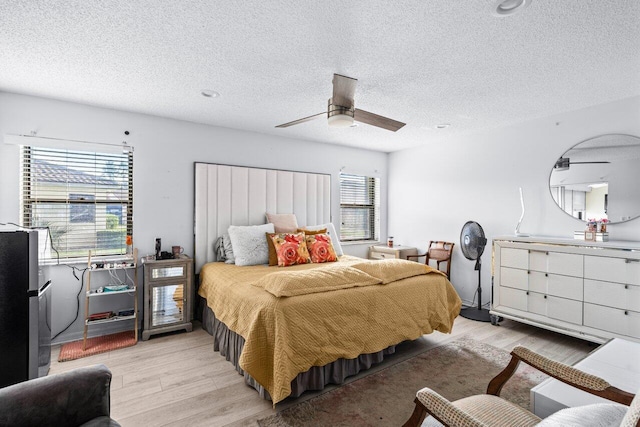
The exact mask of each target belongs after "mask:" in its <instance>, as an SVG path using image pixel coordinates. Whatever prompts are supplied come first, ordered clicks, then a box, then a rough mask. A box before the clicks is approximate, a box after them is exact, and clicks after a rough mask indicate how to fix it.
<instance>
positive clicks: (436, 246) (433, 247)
mask: <svg viewBox="0 0 640 427" xmlns="http://www.w3.org/2000/svg"><path fill="white" fill-rule="evenodd" d="M454 246H455V243H451V242H441V241H430V242H429V244H428V245H427V252H426V253H424V254H418V255H407V259H408V260H411V259H412V258H420V257H425V258H424V263H425V264H427V265H429V261H430V260H433V261H435V262H436V268H437V269H438V270H440V264H442V263H443V262H446V263H447V269H446V270H444V272H445V273H447V279H449V280H451V254H452V253H453V247H454Z"/></svg>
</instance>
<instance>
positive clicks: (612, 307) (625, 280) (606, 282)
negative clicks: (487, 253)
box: [491, 237, 640, 343]
mask: <svg viewBox="0 0 640 427" xmlns="http://www.w3.org/2000/svg"><path fill="white" fill-rule="evenodd" d="M493 257H494V266H493V267H494V268H493V298H492V304H491V314H493V315H496V316H502V317H505V318H508V319H512V320H516V321H520V322H523V323H528V324H531V325H535V326H539V327H542V328H546V329H551V330H554V331H557V332H561V333H564V334H567V335H572V336H576V337H580V338H584V339H588V340H590V341H594V342H600V343H601V342H605V341H606V340H608V339H610V338H614V337H618V338H624V339H627V340H633V341H639V342H640V243H639V242H626V241H617V242H616V241H609V242H584V241H576V240H568V239H556V238H537V237H501V238H496V239H494V240H493Z"/></svg>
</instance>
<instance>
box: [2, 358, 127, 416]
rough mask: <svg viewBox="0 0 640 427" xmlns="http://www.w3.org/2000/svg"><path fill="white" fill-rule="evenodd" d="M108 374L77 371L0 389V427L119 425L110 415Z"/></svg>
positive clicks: (93, 368)
mask: <svg viewBox="0 0 640 427" xmlns="http://www.w3.org/2000/svg"><path fill="white" fill-rule="evenodd" d="M110 386H111V372H110V371H109V369H107V367H106V366H104V365H95V366H89V367H86V368H79V369H75V370H73V371H69V372H65V373H62V374H56V375H50V376H47V377H42V378H37V379H34V380H29V381H25V382H22V383H18V384H14V385H12V386H9V387H4V388H2V389H0V426H40V427H42V426H84V427H98V426H105V427H106V426H109V427H114V426H119V425H120V424H118V423H117V422H115V421H114V420H112V419H111V418H110V416H109V414H110V394H109V393H110V390H109V388H110Z"/></svg>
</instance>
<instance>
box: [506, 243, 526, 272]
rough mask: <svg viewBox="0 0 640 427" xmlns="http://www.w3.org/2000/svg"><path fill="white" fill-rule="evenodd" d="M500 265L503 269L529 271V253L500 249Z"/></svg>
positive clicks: (524, 250)
mask: <svg viewBox="0 0 640 427" xmlns="http://www.w3.org/2000/svg"><path fill="white" fill-rule="evenodd" d="M500 265H503V266H505V267H513V268H519V269H522V270H528V269H529V251H528V250H526V249H513V248H502V249H500Z"/></svg>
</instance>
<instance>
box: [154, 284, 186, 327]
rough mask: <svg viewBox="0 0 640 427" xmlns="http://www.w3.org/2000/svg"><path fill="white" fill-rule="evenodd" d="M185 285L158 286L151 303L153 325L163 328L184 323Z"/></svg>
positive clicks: (155, 288)
mask: <svg viewBox="0 0 640 427" xmlns="http://www.w3.org/2000/svg"><path fill="white" fill-rule="evenodd" d="M183 305H184V285H169V286H156V287H154V288H153V295H152V301H151V310H152V316H151V324H152V326H162V325H167V324H169V323H176V322H182V321H183V315H182V311H183V310H182V309H183Z"/></svg>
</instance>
